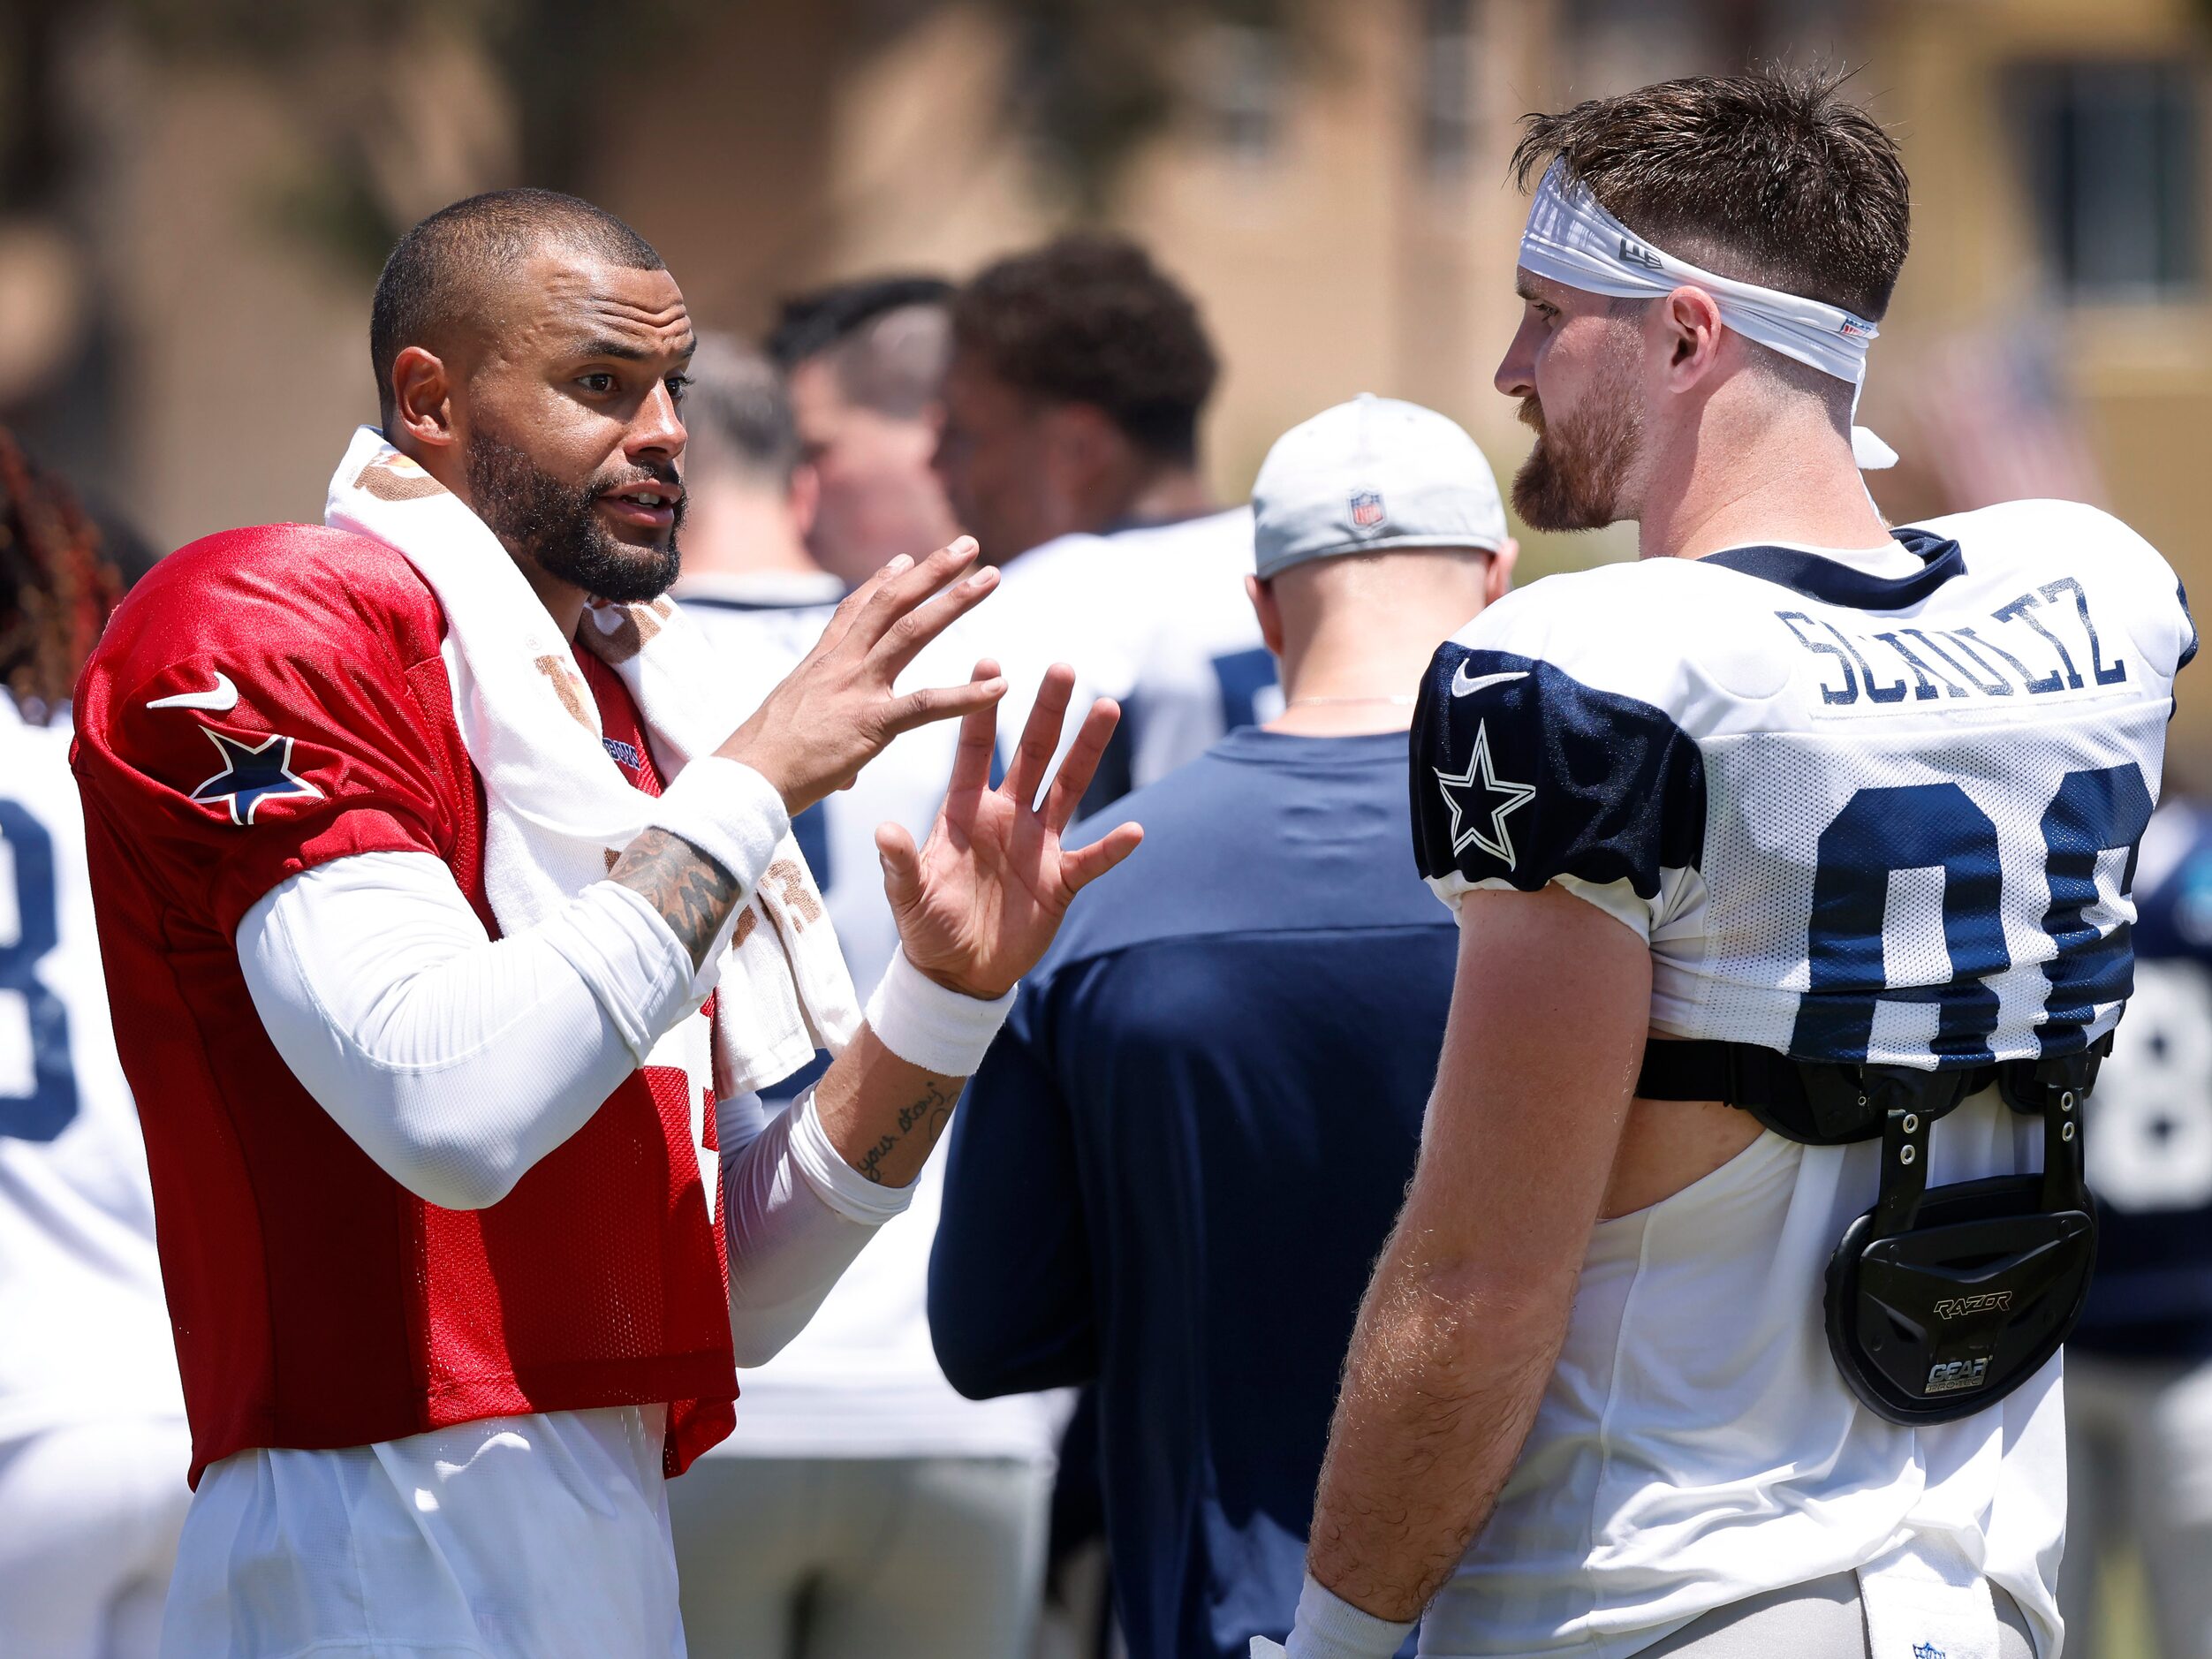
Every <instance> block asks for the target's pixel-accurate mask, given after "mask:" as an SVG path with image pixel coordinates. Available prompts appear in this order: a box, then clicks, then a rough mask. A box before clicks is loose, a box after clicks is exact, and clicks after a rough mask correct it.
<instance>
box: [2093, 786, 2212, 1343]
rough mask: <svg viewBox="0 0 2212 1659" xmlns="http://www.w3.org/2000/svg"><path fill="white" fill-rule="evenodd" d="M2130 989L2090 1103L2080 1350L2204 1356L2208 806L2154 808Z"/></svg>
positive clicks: (2210, 1254)
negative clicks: (2093, 1221)
mask: <svg viewBox="0 0 2212 1659" xmlns="http://www.w3.org/2000/svg"><path fill="white" fill-rule="evenodd" d="M2135 906H2136V920H2135V928H2134V932H2133V942H2134V946H2135V990H2134V994H2133V995H2132V996H2130V997H2129V998H2128V1004H2127V1018H2126V1019H2124V1020H2122V1021H2121V1022H2120V1027H2119V1029H2118V1031H2117V1032H2116V1033H2115V1034H2114V1035H2113V1046H2112V1056H2111V1058H2110V1059H2109V1060H2107V1061H2106V1062H2105V1064H2104V1068H2103V1070H2102V1072H2099V1073H2098V1076H2097V1086H2096V1088H2095V1092H2094V1093H2093V1094H2092V1095H2090V1097H2089V1104H2088V1107H2087V1118H2086V1120H2085V1123H2084V1133H2086V1134H2087V1137H2088V1143H2087V1152H2088V1158H2089V1185H2090V1186H2091V1188H2092V1189H2093V1190H2094V1191H2095V1193H2096V1196H2097V1216H2098V1236H2097V1270H2096V1276H2095V1278H2093V1279H2092V1280H2091V1281H2090V1284H2089V1305H2088V1307H2087V1308H2086V1309H2085V1310H2083V1313H2082V1316H2081V1323H2080V1324H2079V1325H2078V1326H2076V1327H2075V1328H2074V1332H2073V1335H2072V1336H2071V1337H2068V1338H2067V1339H2066V1342H2067V1346H2068V1347H2069V1348H2071V1349H2073V1350H2076V1351H2086V1352H2093V1353H2100V1354H2107V1355H2110V1356H2111V1357H2113V1358H2115V1359H2123V1360H2185V1361H2200V1360H2207V1359H2212V807H2207V805H2206V804H2205V803H2204V802H2203V801H2201V800H2172V801H2169V802H2167V803H2166V804H2165V805H2163V806H2162V807H2159V809H2158V811H2157V813H2156V814H2155V816H2154V817H2153V818H2152V819H2151V824H2150V829H2149V830H2148V831H2147V832H2146V833H2145V835H2144V837H2143V847H2142V856H2141V858H2140V860H2139V862H2138V864H2137V866H2136V880H2135Z"/></svg>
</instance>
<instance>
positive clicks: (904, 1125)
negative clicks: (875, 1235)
mask: <svg viewBox="0 0 2212 1659" xmlns="http://www.w3.org/2000/svg"><path fill="white" fill-rule="evenodd" d="M958 1099H959V1095H958V1093H948V1092H947V1091H946V1090H945V1088H944V1087H943V1086H942V1085H940V1084H938V1083H936V1082H934V1081H933V1082H928V1083H925V1084H923V1085H922V1092H921V1095H920V1098H919V1099H916V1100H913V1101H909V1102H907V1103H906V1104H905V1105H904V1106H901V1107H900V1108H899V1109H898V1116H897V1117H896V1118H895V1119H894V1121H895V1122H896V1123H897V1124H898V1133H897V1134H884V1135H878V1136H877V1137H876V1139H875V1145H873V1146H871V1147H869V1148H867V1150H866V1151H865V1152H863V1153H861V1155H860V1159H859V1161H858V1162H857V1163H854V1164H853V1166H852V1167H853V1168H854V1169H856V1170H860V1173H861V1174H862V1175H865V1176H867V1178H868V1179H869V1180H871V1181H873V1182H875V1184H876V1185H877V1186H883V1160H884V1159H885V1158H887V1157H889V1156H890V1155H891V1154H892V1153H893V1152H896V1151H897V1150H898V1148H899V1145H900V1143H902V1142H903V1141H905V1139H906V1138H907V1136H908V1135H910V1134H912V1133H913V1131H914V1128H915V1126H916V1125H920V1127H921V1129H922V1132H923V1140H922V1147H921V1151H922V1155H923V1156H924V1157H927V1156H928V1155H929V1148H931V1147H934V1146H936V1144H937V1137H938V1135H940V1134H941V1133H943V1131H944V1126H945V1125H946V1123H947V1122H948V1121H950V1120H951V1117H952V1108H953V1104H954V1102H957V1101H958Z"/></svg>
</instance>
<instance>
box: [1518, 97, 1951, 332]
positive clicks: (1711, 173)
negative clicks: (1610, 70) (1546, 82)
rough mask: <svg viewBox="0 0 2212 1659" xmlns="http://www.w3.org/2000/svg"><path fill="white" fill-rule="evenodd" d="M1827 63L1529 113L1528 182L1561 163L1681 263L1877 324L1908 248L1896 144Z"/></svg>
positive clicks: (1523, 176)
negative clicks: (1555, 160)
mask: <svg viewBox="0 0 2212 1659" xmlns="http://www.w3.org/2000/svg"><path fill="white" fill-rule="evenodd" d="M1845 79H1846V77H1845V74H1844V73H1842V72H1839V71H1836V70H1831V69H1769V70H1766V71H1763V72H1759V73H1755V74H1745V75H1724V76H1714V75H1697V76H1692V77H1690V78H1688V79H1686V80H1663V81H1660V82H1659V83H1658V84H1656V85H1655V86H1650V87H1641V88H1640V89H1639V90H1637V91H1635V92H1629V93H1623V94H1622V95H1620V96H1618V97H1617V98H1594V99H1592V100H1590V101H1589V102H1587V103H1579V104H1577V105H1575V106H1574V108H1573V109H1572V110H1560V111H1559V112H1558V113H1557V114H1554V115H1532V116H1529V117H1527V118H1526V129H1527V130H1526V133H1523V135H1522V137H1521V141H1520V143H1519V147H1518V148H1516V149H1515V150H1514V152H1513V172H1514V177H1515V178H1516V179H1517V180H1518V181H1519V184H1520V186H1521V187H1522V188H1523V189H1526V188H1527V187H1528V185H1529V182H1530V180H1531V179H1532V178H1534V177H1535V175H1536V174H1537V172H1538V170H1540V168H1541V167H1542V166H1543V165H1545V164H1547V163H1549V161H1550V160H1551V158H1552V157H1554V156H1557V157H1559V158H1561V159H1562V160H1563V161H1564V163H1566V167H1567V170H1568V171H1569V172H1570V173H1572V175H1573V176H1574V177H1575V178H1578V179H1579V180H1580V181H1581V182H1582V183H1583V184H1585V185H1587V186H1589V188H1590V192H1591V193H1592V194H1594V195H1595V196H1596V198H1597V199H1598V201H1599V202H1600V204H1601V205H1602V206H1603V207H1604V208H1605V209H1606V211H1608V212H1609V213H1610V214H1612V216H1614V217H1615V218H1617V219H1618V220H1620V222H1621V223H1624V224H1625V225H1626V226H1628V228H1629V229H1630V230H1632V231H1635V232H1636V233H1637V234H1638V235H1640V236H1642V237H1644V238H1646V239H1648V240H1650V241H1652V242H1654V243H1655V244H1656V245H1657V246H1660V247H1663V248H1664V249H1666V250H1667V252H1669V253H1670V254H1675V255H1676V256H1677V257H1678V258H1681V259H1685V260H1688V261H1691V262H1692V263H1693V264H1699V265H1703V266H1705V267H1707V268H1708V269H1711V270H1712V271H1714V272H1715V273H1716V275H1719V276H1723V277H1736V278H1738V279H1739V280H1743V281H1749V282H1755V283H1759V284H1762V285H1764V286H1766V287H1769V288H1779V289H1782V290H1783V291H1784V292H1788V293H1793V294H1799V295H1801V296H1803V297H1804V298H1806V299H1818V300H1822V301H1824V302H1825V303H1827V304H1829V305H1832V306H1840V307H1843V308H1844V309H1845V310H1846V311H1850V312H1852V313H1855V314H1858V315H1859V316H1861V317H1865V318H1867V319H1868V320H1869V321H1875V320H1878V319H1879V318H1880V317H1881V315H1882V313H1883V312H1885V311H1887V310H1888V309H1889V308H1890V291H1891V290H1892V289H1893V288H1895V287H1896V286H1897V280H1898V270H1899V269H1901V268H1902V267H1903V266H1904V264H1905V250H1906V248H1907V246H1908V245H1909V244H1910V241H1911V231H1912V197H1911V192H1910V186H1908V184H1907V183H1906V180H1905V167H1904V163H1902V162H1900V161H1899V160H1898V147H1897V144H1896V142H1895V140H1892V139H1891V138H1890V135H1889V134H1888V133H1885V132H1883V131H1882V127H1881V125H1880V124H1879V123H1877V122H1876V121H1875V119H1874V118H1873V117H1871V116H1869V115H1867V112H1866V111H1865V110H1861V109H1860V108H1859V107H1858V106H1857V105H1856V104H1852V103H1850V102H1845V99H1844V98H1843V96H1842V95H1841V94H1842V87H1843V83H1844V81H1845Z"/></svg>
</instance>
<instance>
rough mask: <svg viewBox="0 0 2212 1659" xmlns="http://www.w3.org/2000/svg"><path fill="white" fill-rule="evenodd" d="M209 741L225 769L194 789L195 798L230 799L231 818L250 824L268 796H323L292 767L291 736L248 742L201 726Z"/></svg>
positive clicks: (273, 733)
mask: <svg viewBox="0 0 2212 1659" xmlns="http://www.w3.org/2000/svg"><path fill="white" fill-rule="evenodd" d="M200 730H201V731H204V732H206V733H207V734H208V741H209V742H210V743H212V744H214V745H215V750H216V754H219V755H221V756H222V757H223V769H222V770H221V771H220V772H217V773H216V775H215V776H213V777H211V778H209V779H208V781H207V782H206V783H204V784H201V785H200V787H199V788H197V789H195V790H193V792H192V798H193V799H194V800H200V801H206V802H207V803H208V804H209V805H210V806H212V805H213V804H214V803H215V802H216V801H225V802H228V803H229V806H230V809H231V822H232V823H235V824H250V823H252V822H254V811H255V810H256V809H257V808H258V807H260V806H261V803H262V802H263V801H265V800H280V799H283V798H284V797H285V796H287V795H312V796H316V797H320V796H321V795H322V791H321V790H319V789H317V788H316V787H315V786H314V784H310V783H309V782H308V781H307V779H306V778H304V777H301V776H299V774H298V773H296V772H294V771H293V770H292V739H290V738H287V737H281V736H279V735H277V733H275V732H271V733H270V734H269V736H268V737H266V738H263V739H261V741H260V742H259V743H247V742H246V741H245V740H244V739H239V738H233V737H230V736H227V735H226V734H224V733H223V732H220V731H216V730H215V729H214V728H213V727H212V726H202V727H201V728H200Z"/></svg>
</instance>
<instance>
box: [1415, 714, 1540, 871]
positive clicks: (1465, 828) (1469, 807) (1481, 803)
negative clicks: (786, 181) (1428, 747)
mask: <svg viewBox="0 0 2212 1659" xmlns="http://www.w3.org/2000/svg"><path fill="white" fill-rule="evenodd" d="M1436 786H1437V787H1438V788H1439V789H1441V790H1443V792H1444V805H1445V806H1447V807H1451V850H1452V851H1453V852H1466V850H1467V848H1468V847H1469V846H1478V847H1481V849H1482V850H1483V851H1484V852H1487V853H1489V855H1490V856H1491V857H1492V858H1494V859H1502V860H1504V862H1505V867H1506V868H1507V869H1509V870H1510V869H1511V868H1512V867H1514V865H1515V864H1516V863H1518V862H1519V860H1518V859H1517V858H1516V857H1515V855H1514V852H1513V837H1512V835H1511V831H1509V830H1507V829H1506V827H1505V820H1506V817H1507V815H1508V814H1511V813H1515V812H1519V810H1520V809H1521V808H1522V807H1526V805H1528V803H1529V802H1530V801H1531V800H1533V799H1535V795H1536V790H1535V786H1534V784H1509V783H1507V782H1506V781H1505V780H1504V778H1502V777H1500V776H1498V775H1497V769H1496V767H1494V766H1492V765H1491V764H1490V731H1489V724H1488V723H1486V722H1483V721H1480V720H1478V721H1477V722H1475V725H1474V754H1473V758H1472V759H1470V760H1469V761H1467V769H1466V771H1464V772H1462V773H1460V774H1458V776H1453V775H1452V774H1451V773H1450V772H1447V771H1445V770H1444V769H1443V767H1441V766H1440V767H1438V768H1436ZM1486 818H1487V819H1488V820H1489V833H1488V834H1485V833H1484V830H1483V821H1484V819H1486Z"/></svg>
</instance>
